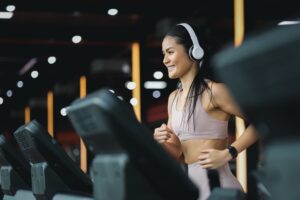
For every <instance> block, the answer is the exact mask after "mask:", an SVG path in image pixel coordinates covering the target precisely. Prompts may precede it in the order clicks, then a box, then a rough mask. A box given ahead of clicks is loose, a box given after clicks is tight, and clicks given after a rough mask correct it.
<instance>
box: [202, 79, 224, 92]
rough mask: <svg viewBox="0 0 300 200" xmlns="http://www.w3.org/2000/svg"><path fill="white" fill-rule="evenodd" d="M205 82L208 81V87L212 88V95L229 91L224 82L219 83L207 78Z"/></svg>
mask: <svg viewBox="0 0 300 200" xmlns="http://www.w3.org/2000/svg"><path fill="white" fill-rule="evenodd" d="M205 82H206V83H207V86H208V88H209V89H210V90H211V92H212V95H218V94H219V93H222V92H223V91H224V90H226V91H227V87H226V85H225V84H224V83H218V82H215V81H212V80H209V79H205Z"/></svg>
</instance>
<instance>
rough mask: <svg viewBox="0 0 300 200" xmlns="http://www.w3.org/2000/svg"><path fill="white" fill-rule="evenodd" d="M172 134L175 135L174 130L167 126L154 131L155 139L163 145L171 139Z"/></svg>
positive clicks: (164, 125) (163, 125)
mask: <svg viewBox="0 0 300 200" xmlns="http://www.w3.org/2000/svg"><path fill="white" fill-rule="evenodd" d="M171 134H173V132H172V130H171V129H170V128H168V127H167V125H166V124H162V125H161V126H160V127H158V128H156V129H155V130H154V139H155V140H156V141H157V142H158V143H161V144H163V143H165V142H166V141H167V140H168V139H170V138H171Z"/></svg>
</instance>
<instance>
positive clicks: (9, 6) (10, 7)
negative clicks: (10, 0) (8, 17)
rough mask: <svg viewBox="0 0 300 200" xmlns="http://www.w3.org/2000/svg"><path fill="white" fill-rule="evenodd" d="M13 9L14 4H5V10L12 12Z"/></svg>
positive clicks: (14, 8) (14, 7)
mask: <svg viewBox="0 0 300 200" xmlns="http://www.w3.org/2000/svg"><path fill="white" fill-rule="evenodd" d="M15 10H16V6H14V5H8V6H6V11H7V12H13V11H15Z"/></svg>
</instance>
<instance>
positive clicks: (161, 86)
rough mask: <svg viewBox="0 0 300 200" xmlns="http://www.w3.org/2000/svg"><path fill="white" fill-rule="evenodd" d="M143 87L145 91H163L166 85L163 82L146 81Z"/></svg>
mask: <svg viewBox="0 0 300 200" xmlns="http://www.w3.org/2000/svg"><path fill="white" fill-rule="evenodd" d="M144 87H145V88H146V89H164V88H166V87H167V83H166V82H165V81H146V82H145V83H144Z"/></svg>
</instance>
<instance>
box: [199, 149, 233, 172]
mask: <svg viewBox="0 0 300 200" xmlns="http://www.w3.org/2000/svg"><path fill="white" fill-rule="evenodd" d="M198 159H199V163H200V165H201V166H202V167H203V168H205V169H216V168H219V167H221V166H223V165H225V164H226V163H227V162H228V161H229V160H231V155H230V153H229V151H228V149H224V150H217V149H204V150H202V151H201V154H200V156H198Z"/></svg>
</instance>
